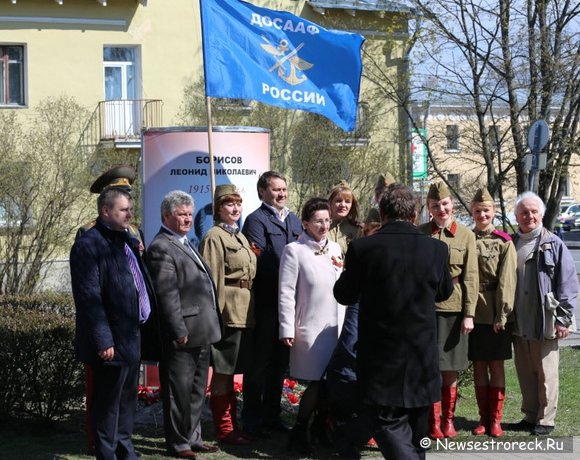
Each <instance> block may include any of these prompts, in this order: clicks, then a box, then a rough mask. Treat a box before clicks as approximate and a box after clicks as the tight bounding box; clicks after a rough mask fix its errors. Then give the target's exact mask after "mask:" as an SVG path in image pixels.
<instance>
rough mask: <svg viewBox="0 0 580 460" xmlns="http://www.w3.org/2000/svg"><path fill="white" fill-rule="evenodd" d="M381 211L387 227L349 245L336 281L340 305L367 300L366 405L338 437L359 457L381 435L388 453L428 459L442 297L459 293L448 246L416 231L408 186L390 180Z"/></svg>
mask: <svg viewBox="0 0 580 460" xmlns="http://www.w3.org/2000/svg"><path fill="white" fill-rule="evenodd" d="M379 210H380V215H381V222H382V224H383V225H382V227H381V229H380V230H378V231H377V232H376V233H375V234H374V235H371V236H369V237H366V238H359V239H356V240H353V241H352V242H351V243H350V245H349V248H348V252H347V254H346V259H345V270H344V272H343V273H342V274H341V276H340V278H339V280H338V281H337V282H336V284H335V286H334V296H335V297H336V300H338V302H340V303H341V304H344V305H350V304H354V303H356V302H359V303H360V312H359V335H358V349H357V377H358V382H359V391H360V396H361V402H362V404H363V408H362V409H361V411H360V413H359V417H358V418H356V419H354V420H352V421H350V422H348V423H347V424H345V425H343V426H341V427H339V428H338V429H337V430H336V431H335V432H334V433H333V440H334V441H335V442H336V444H337V447H338V449H339V450H340V451H341V453H342V454H343V455H348V456H350V457H357V456H358V452H356V450H355V449H353V448H352V447H350V446H353V445H354V446H359V445H362V444H363V443H364V442H365V441H367V440H368V439H369V438H370V437H371V436H374V438H375V440H376V441H377V444H378V445H379V448H380V449H381V452H382V453H383V455H384V456H385V458H393V459H399V458H404V459H418V458H424V457H425V452H424V450H423V449H422V448H421V446H420V444H419V441H420V440H421V439H422V438H423V437H425V436H427V426H428V424H427V418H428V413H429V406H430V405H431V404H432V403H433V402H435V401H438V400H439V398H440V388H441V381H440V375H439V364H438V363H439V357H438V352H437V333H436V321H435V302H436V301H441V300H445V299H447V298H448V297H449V296H450V295H451V293H452V291H453V283H452V281H451V275H450V274H449V268H448V267H447V251H448V249H447V246H446V245H445V244H444V243H441V242H440V241H437V240H434V239H432V238H429V237H428V236H427V235H423V234H422V233H420V232H419V231H418V230H417V229H416V228H415V226H414V221H415V217H416V201H415V197H414V194H413V192H412V191H411V189H409V188H408V187H406V186H404V185H402V184H396V183H395V184H391V185H389V186H388V187H387V188H386V190H385V192H384V193H383V196H382V198H381V200H380V203H379ZM347 441H350V442H351V444H349V443H348V442H347ZM345 451H346V452H345Z"/></svg>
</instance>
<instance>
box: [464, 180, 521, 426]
mask: <svg viewBox="0 0 580 460" xmlns="http://www.w3.org/2000/svg"><path fill="white" fill-rule="evenodd" d="M471 214H472V216H473V220H474V221H475V229H474V230H473V231H474V233H475V238H476V246H477V257H478V266H479V296H478V299H477V307H476V309H475V318H474V320H473V322H474V329H473V331H472V332H471V334H470V335H469V348H468V358H469V360H470V361H473V380H474V384H475V396H476V399H477V405H478V407H479V416H480V421H479V424H478V425H477V426H476V427H475V428H474V429H473V434H474V435H476V436H481V435H484V434H488V435H490V436H493V437H499V436H502V435H503V431H502V429H501V425H500V422H501V418H502V409H503V401H504V399H505V373H504V360H506V359H511V357H512V348H511V331H512V322H511V313H512V310H513V307H514V297H515V290H516V268H517V257H516V250H515V247H514V245H513V244H512V241H511V237H510V236H509V235H508V234H507V233H504V232H502V231H500V230H497V229H496V228H495V226H494V225H493V219H494V217H495V203H494V200H493V198H492V196H491V195H490V193H489V192H488V191H487V189H485V188H482V189H479V190H478V191H477V192H476V194H475V196H474V197H473V200H472V202H471Z"/></svg>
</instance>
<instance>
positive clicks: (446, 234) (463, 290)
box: [419, 220, 479, 316]
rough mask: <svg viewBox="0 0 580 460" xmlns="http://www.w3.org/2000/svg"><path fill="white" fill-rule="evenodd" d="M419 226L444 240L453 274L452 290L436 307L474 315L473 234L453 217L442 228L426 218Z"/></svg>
mask: <svg viewBox="0 0 580 460" xmlns="http://www.w3.org/2000/svg"><path fill="white" fill-rule="evenodd" d="M419 230H420V231H422V232H423V233H425V234H427V235H431V236H432V237H433V238H438V239H439V240H441V241H444V242H445V243H447V246H449V271H450V272H451V278H453V284H454V286H453V294H451V297H449V299H447V300H446V301H444V302H439V303H436V304H435V305H436V310H437V311H438V312H449V313H452V312H463V314H464V315H465V316H475V310H476V306H477V298H478V294H479V276H478V269H477V248H476V245H475V235H474V234H473V232H472V231H471V230H470V229H468V228H467V227H465V226H464V225H461V224H458V223H457V222H456V221H455V220H453V221H452V222H451V224H450V225H449V226H448V227H446V228H439V227H437V225H436V224H435V223H434V222H427V223H425V224H423V225H421V226H419Z"/></svg>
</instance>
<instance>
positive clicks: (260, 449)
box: [0, 347, 580, 460]
mask: <svg viewBox="0 0 580 460" xmlns="http://www.w3.org/2000/svg"><path fill="white" fill-rule="evenodd" d="M579 376H580V348H573V347H564V348H561V350H560V401H559V407H558V415H557V418H556V429H555V430H554V433H553V436H555V437H560V436H573V435H580V377H579ZM506 380H507V382H506V401H505V408H504V419H503V422H504V429H505V428H506V426H505V424H506V423H515V422H518V421H520V420H521V418H522V414H521V412H520V393H519V386H518V382H517V378H516V375H515V370H514V367H513V361H508V362H506ZM288 417H289V421H290V422H291V416H290V415H288ZM477 420H478V415H477V404H476V402H475V395H474V390H473V387H472V386H471V385H466V386H464V387H461V388H460V398H459V401H458V404H457V410H456V428H457V429H458V433H459V434H458V439H459V440H462V439H471V438H472V436H471V429H472V428H473V427H474V426H475V424H476V422H477ZM203 428H204V433H205V438H206V440H207V441H208V442H214V439H213V437H212V436H213V428H212V427H211V424H208V423H206V424H204V427H203ZM505 431H506V433H505V436H506V437H510V438H518V437H522V433H516V432H513V431H509V430H505ZM482 439H483V438H482ZM86 442H87V441H86V433H85V422H84V415H83V413H82V412H79V413H76V414H73V416H71V418H70V419H69V420H67V421H64V422H58V423H50V424H49V423H42V424H41V423H38V422H31V421H22V420H7V419H0V446H2V447H1V448H0V460H45V459H46V460H84V459H91V458H93V457H91V456H89V455H87V454H86ZM134 442H135V446H136V447H137V449H138V450H140V451H141V452H142V453H143V454H144V455H143V457H142V458H143V460H167V459H169V458H171V457H168V456H166V455H165V447H164V439H163V431H162V429H161V427H159V426H157V427H155V426H138V427H137V428H136V432H135V436H134ZM363 454H364V455H363V458H364V457H367V458H369V457H376V456H379V455H380V454H379V453H378V452H377V451H376V450H372V449H371V450H366V451H364V453H363ZM332 456H333V452H332V451H331V450H330V449H319V450H318V451H317V455H316V458H319V459H329V458H331V457H332ZM199 458H203V459H208V460H225V459H233V458H244V459H292V458H296V456H293V455H291V454H289V453H288V452H287V451H286V438H285V436H284V435H274V436H273V437H272V438H270V439H260V440H258V441H256V442H255V443H253V444H252V445H251V446H247V447H227V446H226V447H224V448H223V450H222V451H221V452H220V453H216V454H203V455H200V456H199Z"/></svg>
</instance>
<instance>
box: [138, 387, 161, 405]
mask: <svg viewBox="0 0 580 460" xmlns="http://www.w3.org/2000/svg"><path fill="white" fill-rule="evenodd" d="M159 397H160V395H159V388H157V387H146V386H145V385H139V386H138V387H137V398H138V399H139V400H140V401H143V403H145V405H146V406H150V405H151V404H155V403H156V402H157V401H159Z"/></svg>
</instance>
